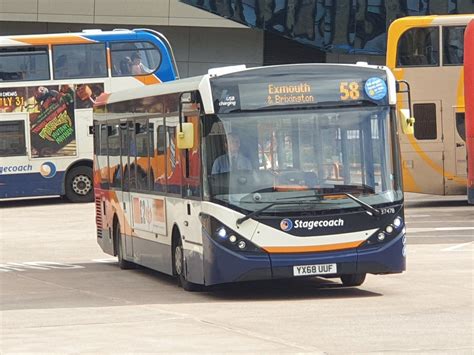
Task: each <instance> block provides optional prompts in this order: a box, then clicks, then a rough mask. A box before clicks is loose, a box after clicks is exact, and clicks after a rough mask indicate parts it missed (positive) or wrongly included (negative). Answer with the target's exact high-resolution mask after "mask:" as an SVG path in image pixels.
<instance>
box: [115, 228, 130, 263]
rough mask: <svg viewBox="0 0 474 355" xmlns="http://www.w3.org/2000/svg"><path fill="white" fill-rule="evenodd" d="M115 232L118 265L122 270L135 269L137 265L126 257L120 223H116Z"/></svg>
mask: <svg viewBox="0 0 474 355" xmlns="http://www.w3.org/2000/svg"><path fill="white" fill-rule="evenodd" d="M113 233H114V241H115V247H116V252H117V259H118V266H119V267H120V268H121V269H122V270H128V269H133V268H134V267H135V264H134V263H132V262H130V261H128V260H125V259H124V252H123V245H122V237H121V235H120V224H118V223H116V224H115V225H114V232H113Z"/></svg>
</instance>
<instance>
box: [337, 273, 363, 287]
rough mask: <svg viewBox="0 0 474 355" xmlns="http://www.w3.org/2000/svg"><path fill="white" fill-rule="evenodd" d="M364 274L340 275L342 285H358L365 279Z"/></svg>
mask: <svg viewBox="0 0 474 355" xmlns="http://www.w3.org/2000/svg"><path fill="white" fill-rule="evenodd" d="M365 275H366V274H348V275H342V276H341V281H342V284H343V285H344V286H360V285H362V284H363V283H364V281H365Z"/></svg>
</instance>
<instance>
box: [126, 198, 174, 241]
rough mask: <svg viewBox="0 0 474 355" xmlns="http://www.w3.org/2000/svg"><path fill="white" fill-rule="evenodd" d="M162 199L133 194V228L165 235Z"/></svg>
mask: <svg viewBox="0 0 474 355" xmlns="http://www.w3.org/2000/svg"><path fill="white" fill-rule="evenodd" d="M164 202H165V201H164V199H160V198H146V197H141V196H133V205H132V209H133V212H132V213H133V228H136V229H140V230H143V231H147V232H152V233H157V234H161V235H166V218H165V203H164Z"/></svg>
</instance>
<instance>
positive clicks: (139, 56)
mask: <svg viewBox="0 0 474 355" xmlns="http://www.w3.org/2000/svg"><path fill="white" fill-rule="evenodd" d="M110 49H111V56H112V76H128V75H146V74H150V73H153V72H154V71H156V69H158V67H159V66H160V63H161V53H160V51H159V49H158V48H157V47H155V46H154V45H153V44H152V43H149V42H112V43H111V44H110Z"/></svg>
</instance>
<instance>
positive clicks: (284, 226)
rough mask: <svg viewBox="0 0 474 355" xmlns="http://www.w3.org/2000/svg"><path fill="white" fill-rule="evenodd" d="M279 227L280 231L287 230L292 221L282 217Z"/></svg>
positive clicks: (290, 227)
mask: <svg viewBox="0 0 474 355" xmlns="http://www.w3.org/2000/svg"><path fill="white" fill-rule="evenodd" d="M280 228H281V230H282V231H284V232H288V231H290V230H291V229H292V228H293V222H292V221H291V219H288V218H285V219H282V220H281V222H280Z"/></svg>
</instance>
